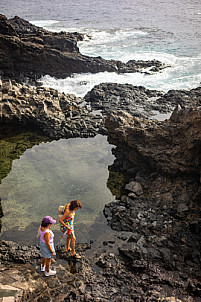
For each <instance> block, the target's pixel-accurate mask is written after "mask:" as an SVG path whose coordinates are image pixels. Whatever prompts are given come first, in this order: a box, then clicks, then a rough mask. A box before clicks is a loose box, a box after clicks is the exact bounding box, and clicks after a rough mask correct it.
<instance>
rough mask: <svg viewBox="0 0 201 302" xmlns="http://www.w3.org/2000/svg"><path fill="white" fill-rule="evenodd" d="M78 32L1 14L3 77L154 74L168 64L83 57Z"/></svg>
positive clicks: (80, 37)
mask: <svg viewBox="0 0 201 302" xmlns="http://www.w3.org/2000/svg"><path fill="white" fill-rule="evenodd" d="M83 39H84V35H83V34H79V33H66V32H60V33H51V32H49V31H47V30H44V29H43V28H41V27H37V26H34V25H33V24H31V23H29V22H28V21H26V20H23V19H21V18H20V17H18V16H16V17H15V18H13V19H10V20H8V19H7V18H6V17H5V16H4V15H0V48H1V60H0V71H1V74H0V75H1V76H4V77H5V76H8V77H15V78H16V77H19V76H21V75H23V76H28V77H29V78H33V79H36V78H37V77H41V76H42V75H45V74H48V75H51V76H55V77H59V78H64V77H67V76H70V75H72V74H73V73H83V72H91V73H97V72H103V71H108V72H117V73H125V72H142V73H147V74H152V73H154V72H159V71H160V70H161V69H163V68H166V67H167V66H166V65H165V64H163V63H161V62H159V61H157V60H152V61H134V60H131V61H129V62H127V63H122V62H121V61H115V60H104V59H102V58H101V57H89V56H84V55H82V54H81V53H80V52H79V49H78V47H77V41H82V40H83Z"/></svg>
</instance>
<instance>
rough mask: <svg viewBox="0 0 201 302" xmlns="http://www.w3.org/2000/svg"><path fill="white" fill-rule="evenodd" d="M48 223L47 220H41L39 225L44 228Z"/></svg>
mask: <svg viewBox="0 0 201 302" xmlns="http://www.w3.org/2000/svg"><path fill="white" fill-rule="evenodd" d="M49 224H50V223H49V222H44V221H43V220H42V221H41V226H42V227H44V228H46V227H47V226H48V225H49Z"/></svg>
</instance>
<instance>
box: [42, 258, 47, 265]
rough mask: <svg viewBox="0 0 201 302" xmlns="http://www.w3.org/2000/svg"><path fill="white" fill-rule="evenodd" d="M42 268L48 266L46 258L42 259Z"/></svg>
mask: <svg viewBox="0 0 201 302" xmlns="http://www.w3.org/2000/svg"><path fill="white" fill-rule="evenodd" d="M42 266H46V258H44V257H43V258H42Z"/></svg>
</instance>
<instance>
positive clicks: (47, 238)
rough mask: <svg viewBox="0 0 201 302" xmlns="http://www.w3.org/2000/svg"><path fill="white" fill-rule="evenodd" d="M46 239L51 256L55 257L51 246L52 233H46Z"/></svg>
mask: <svg viewBox="0 0 201 302" xmlns="http://www.w3.org/2000/svg"><path fill="white" fill-rule="evenodd" d="M44 239H45V243H46V245H47V248H48V250H50V252H51V254H52V255H54V251H53V250H52V248H51V245H50V233H49V232H46V233H45V235H44Z"/></svg>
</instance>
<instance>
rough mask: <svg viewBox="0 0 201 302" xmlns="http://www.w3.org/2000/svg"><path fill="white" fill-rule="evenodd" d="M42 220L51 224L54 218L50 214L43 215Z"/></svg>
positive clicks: (54, 221)
mask: <svg viewBox="0 0 201 302" xmlns="http://www.w3.org/2000/svg"><path fill="white" fill-rule="evenodd" d="M43 222H45V223H51V224H53V223H56V220H54V219H53V218H52V217H51V216H45V217H44V218H43Z"/></svg>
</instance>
